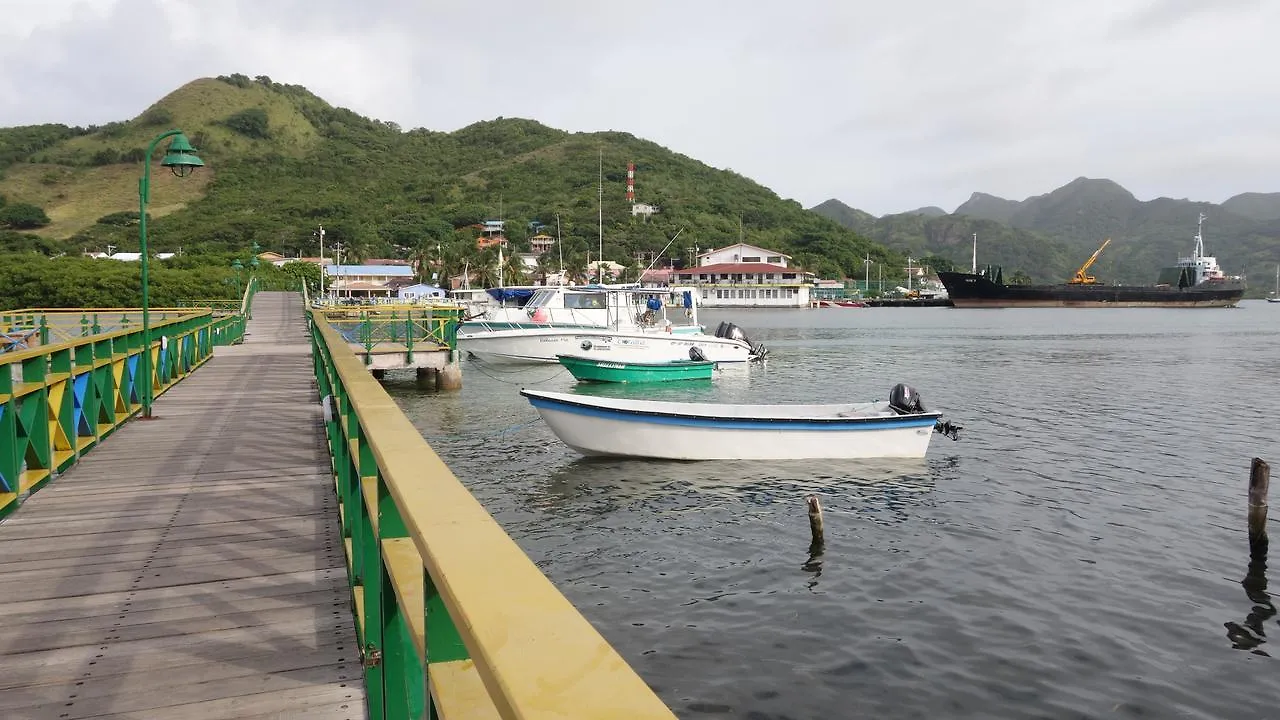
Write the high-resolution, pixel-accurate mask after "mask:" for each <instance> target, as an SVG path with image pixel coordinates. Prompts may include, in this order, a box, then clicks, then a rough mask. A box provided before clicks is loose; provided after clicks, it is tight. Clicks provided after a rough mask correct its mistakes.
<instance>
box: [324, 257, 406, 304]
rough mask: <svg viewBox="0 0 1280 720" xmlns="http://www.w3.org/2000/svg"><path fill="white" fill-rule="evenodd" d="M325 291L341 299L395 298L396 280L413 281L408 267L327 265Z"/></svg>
mask: <svg viewBox="0 0 1280 720" xmlns="http://www.w3.org/2000/svg"><path fill="white" fill-rule="evenodd" d="M324 274H325V275H326V276H328V278H329V279H328V280H327V281H326V282H325V290H326V291H327V292H330V293H332V294H334V295H337V296H339V297H343V296H345V297H393V296H394V295H395V289H394V288H393V287H392V282H393V281H395V280H400V281H402V282H403V281H404V280H409V281H412V280H413V268H411V267H409V266H408V265H327V266H325V269H324Z"/></svg>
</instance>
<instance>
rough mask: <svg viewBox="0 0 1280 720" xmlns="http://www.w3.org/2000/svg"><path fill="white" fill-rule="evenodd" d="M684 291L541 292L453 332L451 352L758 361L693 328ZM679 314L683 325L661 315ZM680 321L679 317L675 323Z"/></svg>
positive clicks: (533, 359) (736, 339) (728, 329)
mask: <svg viewBox="0 0 1280 720" xmlns="http://www.w3.org/2000/svg"><path fill="white" fill-rule="evenodd" d="M695 297H696V294H695V291H694V290H693V289H691V288H674V289H655V288H638V287H605V286H582V287H565V286H555V287H545V288H541V289H540V290H538V291H537V292H535V293H534V295H533V297H532V298H530V300H529V302H528V303H527V304H526V305H525V306H524V307H523V308H518V309H506V310H500V311H497V312H494V313H492V314H489V315H487V316H486V317H485V318H483V319H479V318H477V319H473V320H471V321H469V322H464V323H462V325H461V326H460V327H459V328H458V347H459V349H461V350H462V351H464V352H466V353H468V354H470V355H472V356H474V357H476V358H479V359H480V360H484V361H488V362H502V363H548V364H550V363H558V362H559V360H558V359H557V358H556V356H557V355H578V356H583V357H589V358H593V359H614V360H617V361H619V362H670V361H673V360H689V359H693V360H711V361H714V362H721V363H740V362H748V361H751V360H756V359H760V358H763V357H764V355H765V352H766V351H765V349H764V347H763V346H760V345H755V344H752V343H751V340H750V338H748V337H747V336H746V333H744V332H743V331H742V330H741V328H739V327H738V326H736V325H734V324H732V323H720V325H719V327H717V328H716V331H715V333H714V334H707V333H706V332H705V331H704V328H703V327H702V325H699V324H698V316H697V301H696V299H695ZM673 307H675V308H677V309H682V310H683V313H682V314H683V315H684V318H683V320H684V322H673V321H672V319H671V318H669V317H668V311H669V310H670V309H672V308H673ZM676 319H677V320H681V318H680V317H677V318H676Z"/></svg>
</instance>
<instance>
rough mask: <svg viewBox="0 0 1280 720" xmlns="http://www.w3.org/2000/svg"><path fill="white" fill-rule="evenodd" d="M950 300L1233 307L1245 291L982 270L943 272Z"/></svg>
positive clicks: (992, 304) (962, 304)
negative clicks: (1009, 281)
mask: <svg viewBox="0 0 1280 720" xmlns="http://www.w3.org/2000/svg"><path fill="white" fill-rule="evenodd" d="M938 279H939V280H941V281H942V284H943V285H944V286H946V288H947V295H948V296H950V298H951V303H952V304H953V305H955V306H956V307H958V308H966V307H969V308H973V307H989V308H1004V307H1234V306H1235V305H1236V304H1237V303H1238V302H1240V298H1242V297H1243V296H1244V291H1245V286H1244V284H1243V283H1240V282H1237V281H1224V282H1204V283H1201V284H1200V285H1196V286H1194V287H1185V288H1179V287H1175V286H1169V285H1100V284H1098V285H1085V284H1080V285H1067V284H1063V285H1005V284H1002V283H996V282H992V281H991V280H990V279H988V278H987V277H985V276H983V275H975V274H972V273H957V272H941V273H938Z"/></svg>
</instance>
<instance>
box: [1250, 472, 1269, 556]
mask: <svg viewBox="0 0 1280 720" xmlns="http://www.w3.org/2000/svg"><path fill="white" fill-rule="evenodd" d="M1270 487H1271V466H1270V465H1268V464H1267V462H1266V461H1265V460H1263V459H1262V458H1254V459H1253V466H1252V467H1251V468H1250V469H1249V535H1250V537H1252V536H1255V535H1261V536H1266V534H1267V491H1268V490H1269V489H1270Z"/></svg>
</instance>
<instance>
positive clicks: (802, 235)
mask: <svg viewBox="0 0 1280 720" xmlns="http://www.w3.org/2000/svg"><path fill="white" fill-rule="evenodd" d="M171 127H180V128H182V129H183V131H184V132H186V134H187V135H188V136H189V137H190V138H191V140H192V143H193V144H194V145H196V147H197V148H198V149H199V152H200V156H201V157H202V159H204V161H205V163H206V165H207V169H206V170H202V171H200V172H198V173H196V175H195V176H194V177H192V178H187V179H183V180H179V179H178V178H174V177H172V176H171V175H170V174H169V173H166V172H159V171H158V169H156V170H153V173H152V177H153V179H154V180H155V185H154V187H153V191H152V201H151V204H150V205H149V206H148V209H149V215H150V216H151V217H152V218H153V220H152V222H151V223H150V224H149V226H148V227H149V230H150V232H149V238H150V240H151V244H152V246H153V248H154V249H155V250H157V251H164V250H169V251H173V250H177V249H179V248H182V249H183V250H184V251H185V252H193V251H203V250H209V251H225V252H238V251H241V250H242V249H244V248H247V247H248V246H249V245H250V244H252V243H253V242H257V243H259V245H260V246H261V247H262V248H263V249H269V250H274V251H277V252H280V253H283V254H285V255H295V256H296V255H298V254H302V255H311V256H314V255H316V254H318V247H317V246H316V244H315V240H314V239H313V231H315V230H316V228H317V226H318V225H320V224H323V225H324V227H325V230H326V241H327V242H331V243H342V245H343V246H344V247H345V248H346V254H345V257H349V258H352V259H360V258H375V257H408V256H415V255H416V256H419V257H423V258H427V259H433V258H434V257H435V256H436V255H440V256H441V257H442V258H443V259H444V261H445V262H446V264H447V265H449V267H450V269H452V266H453V265H454V264H457V263H460V262H462V261H464V260H468V261H471V262H472V266H474V265H475V262H476V261H481V262H487V260H486V259H485V258H481V257H479V256H478V255H477V254H476V252H475V251H474V231H473V230H471V229H470V227H469V226H471V225H473V224H474V223H478V222H479V221H481V220H485V219H498V218H500V219H503V220H505V221H506V226H507V236H508V238H509V239H510V240H511V241H512V243H513V245H514V246H515V247H516V248H524V247H527V237H528V236H529V235H531V234H533V233H534V230H533V229H531V228H535V227H536V225H533V224H532V223H539V222H540V223H542V224H543V225H544V226H545V228H544V231H545V232H549V233H551V234H555V231H556V230H555V228H556V219H557V214H558V215H559V220H560V226H561V232H562V233H563V236H564V243H563V248H564V252H565V256H566V257H565V261H566V265H568V264H570V263H574V264H577V265H582V264H584V263H585V260H586V253H587V252H588V251H590V252H591V253H592V256H593V257H594V255H595V254H596V247H597V187H598V182H599V181H598V178H597V174H598V163H599V162H600V157H601V155H602V156H603V167H604V173H603V175H604V179H603V185H604V195H603V197H604V203H603V207H604V210H603V212H604V223H605V227H604V244H605V256H606V258H608V259H612V260H616V261H618V262H623V263H628V264H630V263H634V262H635V260H634V259H633V258H634V257H636V255H637V254H640V253H652V254H657V253H661V252H662V251H663V249H664V247H666V246H667V242H668V239H669V238H671V237H672V236H673V235H675V234H676V233H677V232H678V231H681V234H680V236H679V238H678V239H677V240H676V241H675V243H673V244H672V245H671V247H670V248H668V249H667V251H666V257H667V260H665V261H663V262H662V263H661V264H662V265H666V264H667V262H668V261H674V262H676V263H677V264H680V263H683V262H684V261H686V260H687V258H688V257H689V252H690V250H692V249H694V248H700V249H702V250H706V249H708V248H711V247H718V246H721V245H724V244H728V243H731V242H737V241H738V239H739V236H740V234H741V237H742V239H743V240H745V241H747V242H752V243H756V244H760V245H765V246H768V247H776V248H778V249H780V250H784V251H786V252H788V253H790V254H791V255H793V257H794V260H795V262H796V263H797V264H800V265H803V266H805V267H806V268H808V269H811V270H813V271H815V272H817V273H819V274H820V275H822V276H828V277H833V276H834V277H839V276H841V275H858V276H860V275H861V273H862V268H863V265H862V260H863V257H864V256H865V255H867V254H868V253H869V254H870V255H871V256H872V258H873V259H875V260H879V261H883V262H885V263H886V265H887V267H895V268H896V267H900V266H902V265H903V262H902V257H901V256H900V255H898V254H896V253H892V252H890V251H887V250H885V249H884V248H883V247H881V246H878V245H876V244H874V243H872V242H870V241H869V240H867V239H866V238H864V237H862V236H860V235H858V234H857V233H855V232H852V231H850V230H848V229H846V228H844V227H842V226H841V225H840V224H838V223H836V222H833V221H831V220H829V219H826V218H824V217H821V216H819V215H817V214H814V213H810V212H808V211H806V210H805V209H804V208H803V207H802V206H801V205H800V204H799V203H796V202H795V201H791V200H784V199H782V198H779V197H778V196H777V195H776V194H775V193H774V192H772V191H771V190H769V189H768V188H766V187H763V186H761V185H760V184H758V183H756V182H754V181H752V180H750V179H748V178H745V177H743V176H741V175H738V174H736V173H734V172H732V171H728V170H718V169H715V168H712V167H709V166H707V165H705V164H703V163H701V162H698V161H697V160H694V159H692V158H689V157H686V156H684V155H681V154H678V153H674V152H671V151H670V150H668V149H666V148H664V147H662V146H659V145H657V144H655V143H652V142H648V141H646V140H642V139H640V138H636V137H634V136H632V135H630V134H627V133H621V132H598V133H567V132H564V131H561V130H556V129H554V128H549V127H546V126H544V125H541V124H539V123H537V122H535V121H532V120H525V119H515V118H497V119H494V120H490V121H484V122H477V123H475V124H472V125H469V126H467V127H465V128H462V129H460V130H458V131H456V132H452V133H442V132H434V131H430V130H425V129H421V128H419V129H412V130H408V131H404V130H402V129H401V128H400V127H399V126H397V125H396V124H394V123H389V122H381V121H378V120H373V119H369V118H365V117H362V116H360V115H358V114H356V113H354V112H351V111H350V110H347V109H344V108H335V107H333V106H331V105H329V104H328V103H326V102H324V101H323V100H321V99H320V98H318V97H316V96H315V95H313V94H311V93H310V92H308V91H307V90H306V89H305V88H301V87H299V86H295V85H283V84H280V83H275V82H273V81H271V80H270V78H265V77H258V78H255V79H252V80H251V79H249V78H248V77H245V76H241V75H233V76H229V77H222V78H216V79H211V78H205V79H201V80H196V81H194V82H192V83H190V84H188V85H186V86H184V87H182V88H180V89H178V90H176V91H175V92H173V93H172V94H170V95H168V96H167V97H165V98H164V99H162V100H160V101H159V102H157V103H156V104H155V105H153V106H152V107H151V108H148V109H147V110H146V111H145V112H143V113H142V114H140V115H139V116H138V117H137V118H134V119H133V120H130V121H127V122H121V123H112V124H110V125H107V126H103V127H97V128H67V127H65V126H41V128H44V129H43V130H39V129H32V128H9V129H0V163H3V162H4V158H6V157H8V158H9V160H8V163H7V167H6V166H4V165H0V172H3V177H2V178H0V195H2V196H5V197H6V198H7V199H8V200H9V201H10V202H11V203H26V204H31V205H35V206H39V207H40V208H43V209H44V210H45V212H46V213H47V215H48V218H49V220H50V222H49V223H48V224H47V225H45V226H43V227H39V228H34V229H28V230H26V231H25V232H27V234H24V235H23V236H22V237H21V239H18V238H17V236H13V235H12V234H11V235H10V238H9V240H8V241H7V244H8V245H9V246H10V247H11V248H16V247H21V246H27V247H31V248H35V249H40V250H42V251H44V252H49V253H52V252H57V251H64V252H80V251H82V250H85V249H88V250H102V249H104V248H105V246H106V245H108V244H111V245H114V246H116V247H117V248H118V249H119V250H136V249H137V239H136V234H137V231H136V227H130V222H129V219H128V216H127V215H120V213H128V212H130V211H133V212H136V203H137V196H136V193H137V191H136V187H137V177H138V174H139V172H140V167H139V162H138V161H139V159H140V157H141V149H142V147H143V146H144V145H145V143H146V142H148V141H149V138H151V137H154V136H155V135H156V134H157V133H159V132H161V131H163V130H165V129H168V128H171ZM33 136H34V139H33ZM628 162H634V163H635V164H636V194H637V199H638V200H639V201H641V202H645V203H650V204H654V205H657V206H659V207H660V208H661V210H660V212H659V213H658V214H656V215H654V216H653V217H652V218H651V219H649V221H648V222H645V221H644V219H643V218H637V217H633V216H632V214H631V211H630V206H629V204H628V203H627V202H626V200H625V185H624V182H625V174H626V165H627V163H628ZM437 248H439V250H437ZM557 262H558V260H557Z"/></svg>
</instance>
